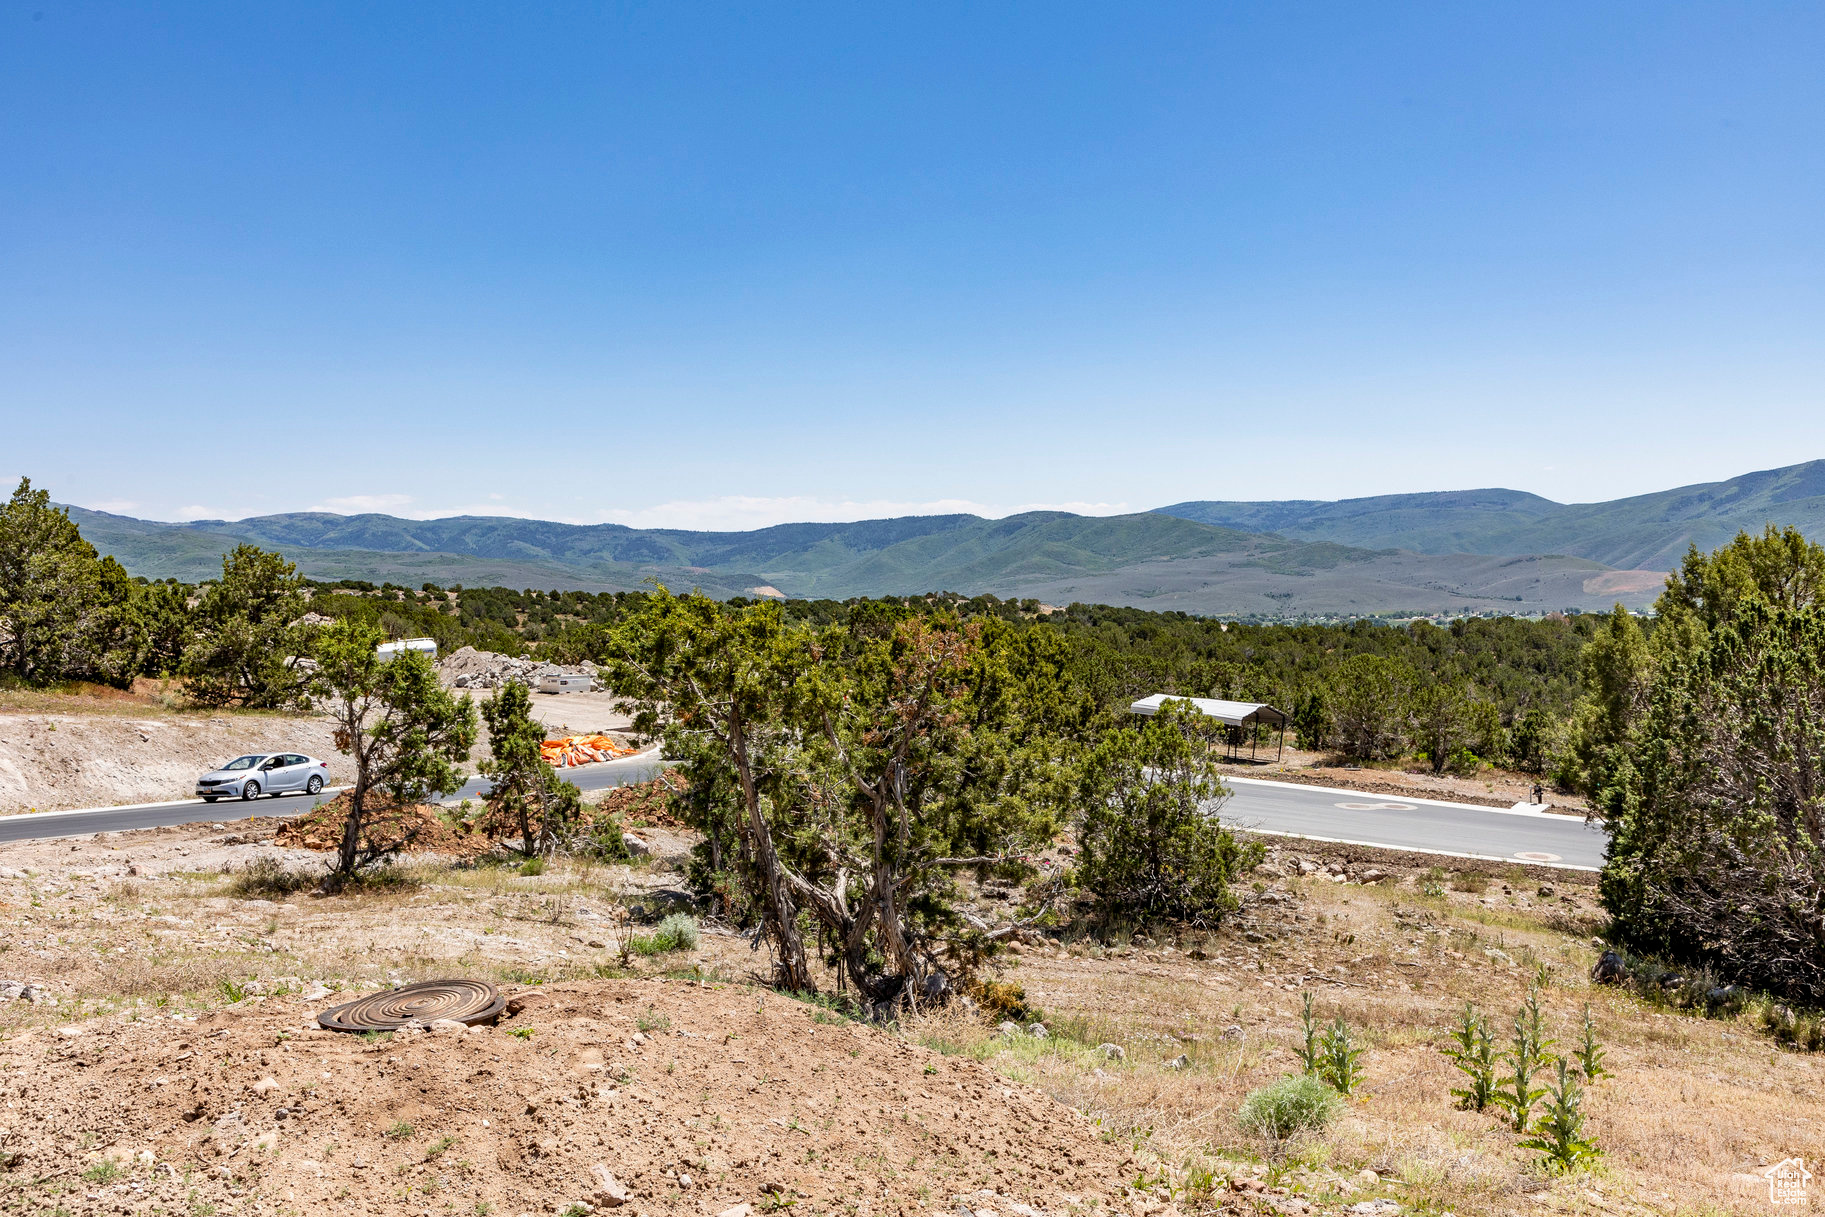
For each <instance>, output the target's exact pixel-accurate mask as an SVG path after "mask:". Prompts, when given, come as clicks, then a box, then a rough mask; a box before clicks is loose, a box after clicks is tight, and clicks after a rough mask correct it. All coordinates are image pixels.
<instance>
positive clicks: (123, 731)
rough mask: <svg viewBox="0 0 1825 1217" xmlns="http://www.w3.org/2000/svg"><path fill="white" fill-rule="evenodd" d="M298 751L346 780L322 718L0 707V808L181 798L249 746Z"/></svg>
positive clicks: (4, 811)
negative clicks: (8, 710)
mask: <svg viewBox="0 0 1825 1217" xmlns="http://www.w3.org/2000/svg"><path fill="white" fill-rule="evenodd" d="M280 751H283V752H302V753H305V754H307V755H309V756H315V757H319V758H322V759H323V760H326V761H328V762H329V766H330V781H331V782H332V783H340V782H344V781H347V780H348V774H347V773H346V772H345V770H346V769H347V761H346V760H345V758H343V757H342V756H341V755H340V754H339V753H338V752H337V751H336V745H335V742H334V740H333V739H332V738H331V727H330V724H329V722H328V720H326V719H319V718H310V717H304V716H300V715H288V714H254V713H238V712H237V713H227V714H207V713H195V714H192V713H184V714H175V713H171V712H168V711H167V712H164V713H156V712H150V711H149V712H148V713H146V714H144V715H131V714H120V713H109V714H83V713H67V712H62V711H59V712H53V713H25V712H16V713H0V814H4V815H10V814H14V813H17V812H22V811H57V810H60V809H63V808H67V807H107V806H115V805H120V804H127V803H154V802H159V801H161V800H164V799H187V798H190V797H191V796H192V795H194V794H195V792H196V779H197V778H198V777H199V776H200V775H202V774H203V773H205V772H207V771H208V770H209V769H211V768H213V767H215V766H216V765H219V764H221V763H222V762H223V761H226V760H229V759H231V758H233V757H236V756H240V755H241V754H243V753H247V752H280Z"/></svg>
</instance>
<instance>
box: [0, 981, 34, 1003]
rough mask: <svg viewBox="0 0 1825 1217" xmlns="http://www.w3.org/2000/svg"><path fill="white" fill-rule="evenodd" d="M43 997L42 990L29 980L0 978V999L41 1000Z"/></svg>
mask: <svg viewBox="0 0 1825 1217" xmlns="http://www.w3.org/2000/svg"><path fill="white" fill-rule="evenodd" d="M44 999H45V992H44V990H43V989H40V988H39V987H38V986H37V985H34V984H32V983H30V982H29V981H23V980H0V1001H29V1002H41V1001H44Z"/></svg>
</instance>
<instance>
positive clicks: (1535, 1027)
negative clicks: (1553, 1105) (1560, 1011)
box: [1493, 992, 1553, 1132]
mask: <svg viewBox="0 0 1825 1217" xmlns="http://www.w3.org/2000/svg"><path fill="white" fill-rule="evenodd" d="M1552 1043H1553V1041H1552V1040H1549V1039H1547V1038H1546V1036H1545V1033H1544V1032H1543V1031H1542V1030H1541V1026H1540V1001H1539V998H1538V997H1537V996H1535V995H1534V994H1533V993H1531V992H1530V993H1528V995H1527V1000H1525V1001H1523V1002H1522V1003H1521V1008H1520V1009H1519V1010H1517V1011H1515V1016H1514V1039H1513V1040H1512V1041H1510V1044H1509V1050H1508V1054H1507V1056H1506V1057H1505V1058H1504V1059H1505V1060H1506V1061H1507V1062H1508V1070H1509V1075H1508V1077H1506V1078H1504V1079H1503V1080H1502V1084H1501V1086H1500V1087H1498V1088H1497V1090H1496V1092H1495V1095H1494V1096H1493V1097H1494V1099H1495V1101H1496V1102H1497V1103H1500V1104H1501V1105H1502V1106H1503V1107H1505V1108H1506V1109H1507V1110H1508V1117H1509V1119H1510V1120H1511V1121H1512V1122H1513V1123H1514V1130H1515V1131H1516V1132H1526V1131H1527V1128H1528V1124H1529V1122H1530V1121H1531V1120H1532V1119H1533V1108H1534V1104H1535V1103H1538V1102H1539V1101H1540V1098H1541V1096H1543V1095H1544V1094H1546V1090H1545V1089H1544V1088H1542V1087H1539V1086H1535V1085H1534V1079H1535V1077H1536V1076H1538V1074H1539V1072H1540V1070H1541V1069H1543V1068H1544V1067H1545V1065H1546V1060H1547V1057H1546V1049H1547V1048H1548V1047H1550V1046H1551V1045H1552Z"/></svg>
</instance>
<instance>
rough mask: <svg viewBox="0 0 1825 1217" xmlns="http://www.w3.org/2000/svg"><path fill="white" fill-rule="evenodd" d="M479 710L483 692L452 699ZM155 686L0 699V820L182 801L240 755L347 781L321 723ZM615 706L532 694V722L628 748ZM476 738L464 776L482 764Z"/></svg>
mask: <svg viewBox="0 0 1825 1217" xmlns="http://www.w3.org/2000/svg"><path fill="white" fill-rule="evenodd" d="M457 692H458V693H459V694H460V695H467V696H471V697H474V698H475V699H476V700H477V701H478V702H479V701H480V700H481V699H482V698H485V697H487V696H488V695H489V691H488V690H486V689H476V690H457ZM180 704H181V698H180V697H179V696H178V695H177V694H175V693H173V692H171V691H168V690H165V689H163V688H160V687H156V686H155V685H154V682H150V681H140V682H138V683H137V684H136V686H135V690H134V691H133V692H131V693H128V692H123V691H118V690H111V689H101V688H96V687H90V688H88V689H86V690H85V691H83V692H82V693H80V694H75V695H65V694H59V693H36V692H34V693H19V692H11V693H6V694H3V695H0V815H12V814H16V813H18V812H22V811H61V810H64V809H66V808H72V807H112V806H121V805H125V804H129V803H153V802H159V801H162V800H166V799H187V798H190V797H191V796H192V795H193V794H194V793H195V790H196V785H195V783H196V779H197V777H198V776H199V775H200V774H202V773H204V772H206V771H207V770H209V769H211V768H213V767H214V766H216V765H218V764H220V763H221V762H223V761H225V760H228V759H230V758H232V757H236V756H240V755H241V754H243V753H247V752H276V751H287V752H302V753H305V754H307V755H309V756H315V757H319V758H321V759H323V760H326V761H328V762H329V767H330V781H331V782H332V784H337V785H340V784H341V783H343V782H346V781H348V780H349V778H350V777H351V776H352V774H351V773H350V771H349V769H348V764H347V762H346V760H345V759H344V758H343V757H342V756H341V754H339V753H338V752H337V751H336V745H335V742H334V738H333V730H334V729H333V727H332V726H331V724H330V722H329V720H328V719H326V718H322V717H319V716H315V715H309V714H280V713H267V712H251V711H242V710H229V711H216V712H210V711H199V710H186V709H179V708H177V706H178V705H180ZM619 707H620V699H619V698H616V697H614V696H613V695H611V694H608V693H565V694H547V693H537V692H535V693H533V695H532V715H533V717H534V718H535V719H537V720H538V721H539V722H540V723H542V724H544V726H545V728H546V730H547V731H548V732H549V733H551V734H553V735H561V734H577V733H585V732H597V731H600V732H603V733H608V734H612V735H614V736H615V737H616V738H618V739H621V740H623V741H627V740H630V739H631V738H632V737H631V736H629V734H628V730H629V728H630V726H631V724H630V722H629V720H628V717H627V715H626V713H625V712H624V711H622V710H621V709H620V708H619ZM487 735H488V733H487V728H486V726H485V725H484V726H483V727H482V728H481V730H480V731H479V732H478V735H477V739H476V744H475V747H474V748H473V749H472V750H471V751H470V754H469V764H468V766H466V769H467V770H468V771H469V772H473V771H474V768H475V765H476V763H478V762H479V761H481V760H482V759H483V758H484V757H486V756H487V755H488V740H487Z"/></svg>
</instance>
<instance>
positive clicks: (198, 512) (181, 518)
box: [171, 503, 236, 524]
mask: <svg viewBox="0 0 1825 1217" xmlns="http://www.w3.org/2000/svg"><path fill="white" fill-rule="evenodd" d="M171 518H172V519H173V520H176V521H178V522H180V523H186V524H187V523H189V522H190V521H191V520H230V519H234V518H236V517H234V516H230V515H228V514H227V513H225V512H222V511H218V510H217V509H215V508H213V507H202V506H199V505H198V504H195V503H192V504H191V505H190V506H188V507H180V508H178V509H177V510H176V511H174V512H172V513H171Z"/></svg>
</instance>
